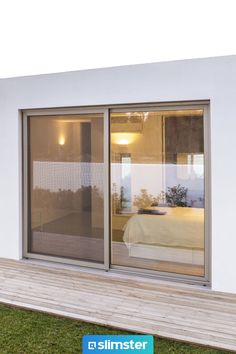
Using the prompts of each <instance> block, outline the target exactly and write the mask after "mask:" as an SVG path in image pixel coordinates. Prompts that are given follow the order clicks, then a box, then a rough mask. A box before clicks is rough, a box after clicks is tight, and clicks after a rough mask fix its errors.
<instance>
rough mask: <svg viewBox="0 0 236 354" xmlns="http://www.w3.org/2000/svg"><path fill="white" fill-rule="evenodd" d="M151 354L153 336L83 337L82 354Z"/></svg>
mask: <svg viewBox="0 0 236 354" xmlns="http://www.w3.org/2000/svg"><path fill="white" fill-rule="evenodd" d="M124 352H125V353H127V354H129V353H145V354H153V336H148V335H133V336H132V335H131V336H130V335H116V336H115V335H113V336H107V335H101V336H94V335H93V336H84V337H83V354H88V353H94V354H97V353H99V354H102V353H124Z"/></svg>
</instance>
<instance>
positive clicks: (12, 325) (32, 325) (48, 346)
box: [0, 305, 229, 354]
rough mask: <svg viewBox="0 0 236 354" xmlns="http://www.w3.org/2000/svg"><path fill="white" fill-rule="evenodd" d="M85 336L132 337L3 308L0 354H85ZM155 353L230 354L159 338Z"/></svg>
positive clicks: (1, 308) (46, 316) (68, 321)
mask: <svg viewBox="0 0 236 354" xmlns="http://www.w3.org/2000/svg"><path fill="white" fill-rule="evenodd" d="M85 334H128V332H124V331H119V330H114V329H109V328H105V327H102V326H97V325H94V324H90V323H84V322H80V321H76V320H71V319H67V318H62V317H56V316H51V315H47V314H43V313H38V312H33V311H27V310H22V309H19V308H15V307H8V306H4V305H0V354H72V353H73V354H76V353H82V336H83V335H85ZM155 353H158V354H159V353H163V354H165V353H168V354H170V353H174V354H185V353H194V354H196V353H200V354H223V353H229V352H226V351H223V350H215V349H209V348H203V347H198V346H193V345H189V344H185V343H180V342H175V341H169V340H164V339H160V338H155Z"/></svg>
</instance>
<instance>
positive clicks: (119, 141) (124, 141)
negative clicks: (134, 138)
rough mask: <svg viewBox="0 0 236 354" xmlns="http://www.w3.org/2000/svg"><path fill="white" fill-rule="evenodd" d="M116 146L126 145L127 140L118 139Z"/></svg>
mask: <svg viewBox="0 0 236 354" xmlns="http://www.w3.org/2000/svg"><path fill="white" fill-rule="evenodd" d="M117 144H119V145H128V144H129V141H128V139H120V140H118V142H117Z"/></svg>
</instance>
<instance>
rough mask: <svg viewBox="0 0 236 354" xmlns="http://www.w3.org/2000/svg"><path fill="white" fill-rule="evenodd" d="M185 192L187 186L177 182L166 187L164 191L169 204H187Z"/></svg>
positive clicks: (180, 205)
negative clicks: (175, 184)
mask: <svg viewBox="0 0 236 354" xmlns="http://www.w3.org/2000/svg"><path fill="white" fill-rule="evenodd" d="M187 192H188V188H186V187H183V186H181V185H180V184H178V185H177V186H173V187H167V192H166V193H165V197H166V202H167V204H168V205H169V206H179V207H186V206H187Z"/></svg>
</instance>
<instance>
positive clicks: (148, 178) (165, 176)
mask: <svg viewBox="0 0 236 354" xmlns="http://www.w3.org/2000/svg"><path fill="white" fill-rule="evenodd" d="M203 116H204V112H203V110H202V109H185V110H181V109H177V110H158V111H155V110H148V109H147V110H137V111H136V110H131V111H128V110H127V111H125V110H120V111H119V110H114V111H112V113H111V117H110V119H111V200H112V202H111V203H112V208H111V209H112V210H111V223H112V245H111V250H112V252H111V258H112V259H111V262H112V264H113V265H114V266H125V267H131V268H136V269H137V268H139V269H146V270H151V271H161V272H168V273H178V274H184V275H191V276H200V277H203V276H204V275H205V233H204V215H205V213H204V211H205V188H204V186H205V178H204V176H205V173H204V124H203V122H204V119H203Z"/></svg>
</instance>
